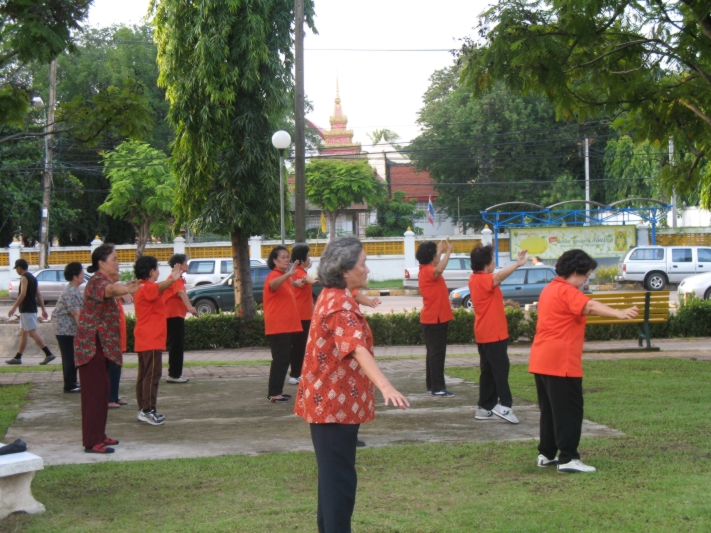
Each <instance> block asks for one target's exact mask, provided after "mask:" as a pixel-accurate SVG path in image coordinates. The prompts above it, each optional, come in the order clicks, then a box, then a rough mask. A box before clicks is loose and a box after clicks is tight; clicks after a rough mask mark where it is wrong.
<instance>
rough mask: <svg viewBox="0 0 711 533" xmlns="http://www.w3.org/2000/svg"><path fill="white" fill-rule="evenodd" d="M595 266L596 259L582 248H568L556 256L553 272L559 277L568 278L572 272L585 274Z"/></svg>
mask: <svg viewBox="0 0 711 533" xmlns="http://www.w3.org/2000/svg"><path fill="white" fill-rule="evenodd" d="M596 268H597V261H595V260H594V259H593V258H592V257H590V256H589V255H588V254H586V253H585V252H584V251H582V250H568V251H567V252H565V253H564V254H563V255H561V256H560V257H559V258H558V261H557V262H556V264H555V273H556V274H558V275H559V276H560V277H561V278H569V277H570V276H572V275H573V274H582V275H587V273H588V272H590V271H591V270H595V269H596Z"/></svg>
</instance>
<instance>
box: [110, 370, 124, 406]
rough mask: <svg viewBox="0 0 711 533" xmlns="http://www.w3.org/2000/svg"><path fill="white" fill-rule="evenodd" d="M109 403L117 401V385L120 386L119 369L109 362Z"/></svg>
mask: <svg viewBox="0 0 711 533" xmlns="http://www.w3.org/2000/svg"><path fill="white" fill-rule="evenodd" d="M109 383H110V384H111V385H110V387H109V402H113V403H116V402H118V401H119V385H120V384H121V367H120V366H119V365H117V364H116V363H114V362H113V361H109Z"/></svg>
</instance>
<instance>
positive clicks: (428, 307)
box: [417, 265, 454, 324]
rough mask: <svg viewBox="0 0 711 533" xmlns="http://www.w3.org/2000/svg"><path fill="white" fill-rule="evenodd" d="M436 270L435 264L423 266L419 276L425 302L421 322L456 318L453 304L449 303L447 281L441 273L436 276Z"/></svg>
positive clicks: (441, 321)
mask: <svg viewBox="0 0 711 533" xmlns="http://www.w3.org/2000/svg"><path fill="white" fill-rule="evenodd" d="M434 270H435V267H434V265H424V266H421V267H420V273H419V274H418V276H417V285H418V287H419V289H420V294H421V295H422V302H423V306H422V311H420V323H421V324H443V323H444V322H449V321H450V320H452V319H453V318H454V315H453V314H452V306H451V305H450V304H449V291H447V283H446V282H445V281H444V277H443V276H442V275H441V274H440V275H439V276H438V277H436V278H435V277H434Z"/></svg>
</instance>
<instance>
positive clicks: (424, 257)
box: [415, 241, 437, 265]
mask: <svg viewBox="0 0 711 533" xmlns="http://www.w3.org/2000/svg"><path fill="white" fill-rule="evenodd" d="M435 255H437V245H436V244H435V243H434V241H425V242H423V243H421V244H420V245H419V246H418V247H417V252H415V258H416V259H417V261H418V262H419V263H420V264H421V265H429V264H430V263H431V262H432V260H433V259H434V257H435Z"/></svg>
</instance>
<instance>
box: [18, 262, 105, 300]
mask: <svg viewBox="0 0 711 533" xmlns="http://www.w3.org/2000/svg"><path fill="white" fill-rule="evenodd" d="M31 274H32V275H33V276H34V277H35V278H37V288H38V289H39V291H40V294H41V295H42V299H43V300H44V302H45V303H47V302H56V301H57V300H59V297H60V296H61V295H62V293H63V292H64V289H65V288H66V287H67V285H69V282H68V281H67V280H65V279H64V269H63V268H44V269H42V270H38V271H37V272H31ZM90 277H91V274H87V273H86V271H84V283H82V284H81V285H79V290H80V291H81V292H84V288H85V287H86V282H87V281H89V278H90ZM9 293H10V299H12V300H17V298H18V296H19V295H20V280H19V279H13V280H10V287H9Z"/></svg>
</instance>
